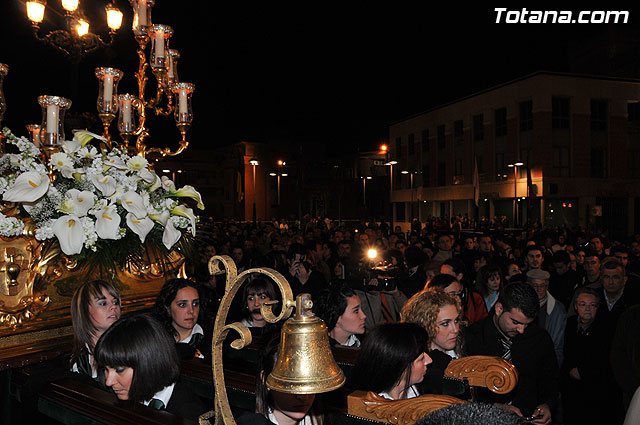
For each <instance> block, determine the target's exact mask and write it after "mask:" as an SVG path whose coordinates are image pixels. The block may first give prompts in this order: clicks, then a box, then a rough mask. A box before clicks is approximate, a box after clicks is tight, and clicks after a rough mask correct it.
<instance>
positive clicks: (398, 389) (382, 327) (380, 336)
mask: <svg viewBox="0 0 640 425" xmlns="http://www.w3.org/2000/svg"><path fill="white" fill-rule="evenodd" d="M428 342H429V337H428V335H427V331H425V330H424V328H423V327H422V326H420V325H418V324H415V323H382V324H379V325H377V326H376V327H374V328H373V329H372V330H371V332H369V334H368V335H367V338H366V339H365V340H364V343H363V344H362V347H361V348H360V353H359V354H358V358H357V360H356V363H355V365H354V367H353V371H352V373H351V379H350V381H351V382H350V383H349V387H350V388H353V389H355V390H362V391H373V392H376V393H378V394H379V395H381V396H382V397H384V398H387V399H391V400H400V399H406V398H413V397H417V396H418V395H420V394H419V392H418V389H417V387H416V384H418V383H420V382H422V380H423V379H424V374H425V372H426V371H427V365H428V364H430V363H431V357H429V356H428V355H427V353H426V351H427V349H428Z"/></svg>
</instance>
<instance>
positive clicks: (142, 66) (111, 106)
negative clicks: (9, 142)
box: [0, 0, 195, 157]
mask: <svg viewBox="0 0 640 425" xmlns="http://www.w3.org/2000/svg"><path fill="white" fill-rule="evenodd" d="M129 1H130V3H131V6H132V8H133V26H132V30H133V34H134V37H135V40H136V42H137V45H138V48H137V53H138V70H137V71H136V72H135V78H136V80H137V83H138V93H137V95H134V94H129V93H125V94H121V95H119V94H118V83H119V82H120V81H121V80H122V78H123V77H124V73H123V72H122V71H120V70H118V69H115V68H109V67H98V68H96V69H95V75H96V77H97V78H98V82H99V84H98V96H97V109H98V115H99V116H100V120H101V121H102V127H103V131H102V135H103V136H104V138H105V141H104V144H105V145H106V147H108V148H109V149H111V148H113V147H114V146H118V147H120V148H121V149H123V150H126V151H127V152H128V153H129V154H131V155H139V156H142V157H147V156H152V155H155V156H162V157H164V156H175V155H178V154H180V153H182V152H183V151H184V150H185V149H186V148H187V147H188V146H189V142H188V141H187V137H186V135H187V131H188V130H189V128H190V126H191V122H192V121H193V109H192V106H191V105H192V97H193V92H194V90H195V85H194V84H192V83H187V82H181V81H179V79H178V59H179V58H180V53H179V52H178V51H177V50H174V49H170V48H169V40H170V38H171V36H172V35H173V29H172V28H171V27H169V26H168V25H159V24H153V23H152V22H151V10H152V8H153V6H154V4H155V0H129ZM45 5H46V0H30V1H28V2H27V11H28V16H29V19H30V20H31V22H32V23H33V25H34V28H36V35H37V36H38V34H37V33H38V29H39V23H40V22H42V19H43V16H44V8H45ZM62 5H63V7H64V9H65V10H66V15H65V19H66V20H67V26H68V30H67V31H63V30H57V31H53V32H51V33H49V34H48V35H47V36H46V39H47V40H48V41H49V42H51V43H52V44H54V45H55V46H56V47H57V48H61V46H63V45H64V43H62V42H58V41H60V40H62V39H69V40H71V39H73V40H72V42H73V43H75V46H76V47H77V46H79V44H78V43H84V42H85V41H82V40H84V39H85V38H87V37H88V38H92V37H89V36H88V35H83V36H80V37H77V36H75V34H74V33H73V31H72V29H73V28H79V25H80V24H78V23H76V22H79V20H80V18H79V16H80V15H79V13H80V12H78V11H77V8H78V1H77V0H63V1H62ZM114 10H115V11H117V14H119V19H116V18H114V17H111V18H110V16H112V15H113V14H114V13H115V12H114ZM107 16H108V20H109V27H110V28H111V30H112V32H111V34H112V35H113V32H115V30H117V29H118V28H119V27H120V23H121V22H122V12H120V11H119V10H117V9H115V7H113V6H112V5H110V6H107ZM63 33H64V34H63ZM78 34H80V32H78ZM38 37H39V36H38ZM95 37H97V38H98V39H99V37H98V36H95ZM56 40H57V41H56ZM103 44H104V42H103ZM147 46H149V47H150V48H149V60H148V61H147V55H146V50H147ZM81 50H82V49H81ZM67 52H69V50H68V49H67ZM149 70H150V71H151V74H153V76H154V77H155V80H156V83H157V84H156V87H155V94H154V95H152V96H148V95H147V82H148V79H149V77H148V73H149V72H148V71H149ZM6 71H7V67H6V66H5V65H2V64H0V121H1V120H2V113H3V112H4V109H5V103H4V97H3V96H2V90H1V88H2V77H4V75H5V74H6ZM39 102H40V104H41V106H42V108H43V123H42V125H41V127H40V133H39V134H36V132H34V131H33V130H32V129H30V135H31V137H32V140H33V141H34V143H36V142H38V143H39V144H41V146H42V147H43V152H45V154H46V155H47V156H50V155H51V154H53V153H55V152H58V151H59V150H60V148H59V145H60V142H61V141H63V140H64V133H63V128H64V125H63V117H64V111H65V110H66V109H68V108H69V106H70V105H71V101H70V100H67V99H64V98H61V97H57V96H41V97H40V99H39ZM151 114H153V115H155V116H159V117H170V116H171V115H173V117H174V119H175V121H176V127H177V129H178V131H179V133H180V137H179V140H178V147H177V148H176V149H175V150H171V149H170V148H168V147H167V148H159V147H147V145H146V140H147V139H148V138H149V137H150V130H149V127H148V118H149V116H150V115H151ZM116 116H117V129H118V132H119V134H120V137H121V139H122V143H117V142H116V141H115V140H113V139H112V137H111V133H110V127H111V124H112V122H113V121H114V119H115V118H116ZM54 129H56V131H55V132H54V131H53V130H54Z"/></svg>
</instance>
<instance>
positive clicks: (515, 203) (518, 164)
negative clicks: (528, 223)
mask: <svg viewBox="0 0 640 425" xmlns="http://www.w3.org/2000/svg"><path fill="white" fill-rule="evenodd" d="M523 165H524V162H520V161H518V162H514V163H511V164H507V167H510V168H513V226H514V227H515V226H517V225H518V167H522V166H523Z"/></svg>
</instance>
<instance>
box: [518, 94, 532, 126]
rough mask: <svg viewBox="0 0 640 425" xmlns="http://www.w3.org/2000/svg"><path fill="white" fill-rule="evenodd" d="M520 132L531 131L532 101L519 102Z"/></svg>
mask: <svg viewBox="0 0 640 425" xmlns="http://www.w3.org/2000/svg"><path fill="white" fill-rule="evenodd" d="M519 109H520V131H529V130H533V100H525V101H524V102H520V105H519Z"/></svg>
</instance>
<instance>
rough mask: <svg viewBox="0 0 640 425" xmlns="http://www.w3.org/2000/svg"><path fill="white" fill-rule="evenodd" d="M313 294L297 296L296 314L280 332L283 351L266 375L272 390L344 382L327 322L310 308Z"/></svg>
mask: <svg viewBox="0 0 640 425" xmlns="http://www.w3.org/2000/svg"><path fill="white" fill-rule="evenodd" d="M312 306H313V303H312V302H311V296H310V295H309V294H301V295H299V296H298V297H297V298H296V314H295V315H294V316H293V317H291V318H289V319H288V320H287V321H286V322H285V323H284V325H282V331H281V334H280V351H279V353H278V359H277V360H276V364H275V365H274V367H273V371H272V372H271V374H269V376H268V377H267V387H268V388H269V389H271V390H275V391H280V392H283V393H290V394H317V393H325V392H329V391H332V390H335V389H337V388H340V387H341V386H342V385H343V384H344V382H345V376H344V373H343V372H342V369H340V367H338V365H337V364H336V361H335V359H334V358H333V354H332V352H331V345H330V344H329V333H328V329H327V325H325V323H324V321H322V319H320V318H319V317H316V316H315V315H314V314H313V313H312V312H311V307H312Z"/></svg>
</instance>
